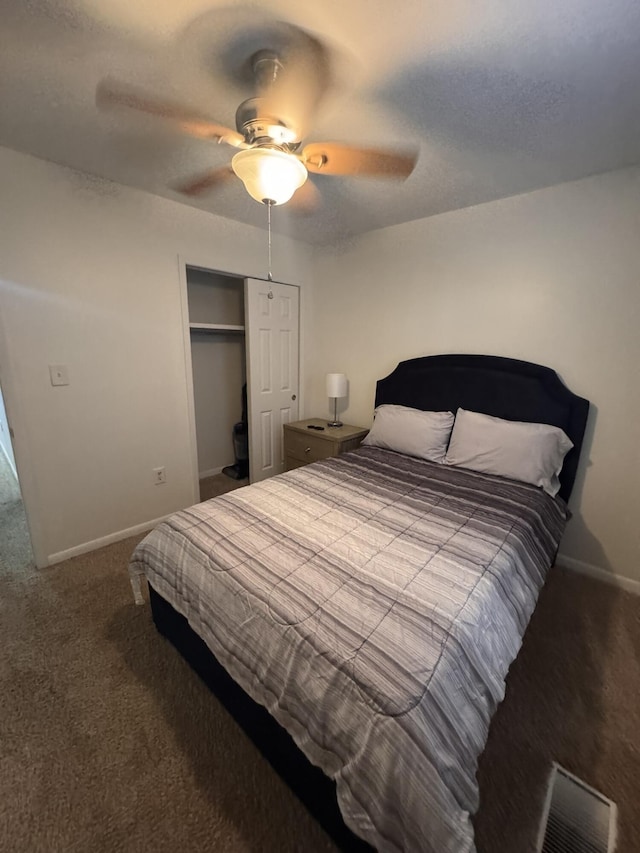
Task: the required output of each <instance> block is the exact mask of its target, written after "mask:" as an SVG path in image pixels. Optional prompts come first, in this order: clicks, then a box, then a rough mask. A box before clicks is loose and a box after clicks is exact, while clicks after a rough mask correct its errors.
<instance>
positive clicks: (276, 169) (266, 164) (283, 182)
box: [231, 148, 307, 204]
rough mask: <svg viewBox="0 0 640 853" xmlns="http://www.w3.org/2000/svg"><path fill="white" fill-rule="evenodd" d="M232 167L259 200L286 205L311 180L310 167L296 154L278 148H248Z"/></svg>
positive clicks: (252, 195) (246, 187)
mask: <svg viewBox="0 0 640 853" xmlns="http://www.w3.org/2000/svg"><path fill="white" fill-rule="evenodd" d="M231 168H232V169H233V171H234V172H235V173H236V175H237V176H238V177H239V178H240V180H241V181H242V182H243V183H244V185H245V189H246V190H247V192H248V193H249V195H250V196H251V197H252V198H255V200H256V201H259V202H262V203H263V204H264V203H266V202H272V203H273V204H284V203H285V202H286V201H289V199H290V198H291V196H292V195H293V194H294V192H295V191H296V190H297V189H298V187H301V186H302V185H303V184H304V182H305V181H306V180H307V170H306V169H305V167H304V166H303V164H302V163H301V162H300V160H298V158H297V157H295V156H294V155H293V154H285V152H284V151H278V150H277V149H275V148H245V149H244V150H243V151H239V152H238V153H237V154H236V155H235V156H234V157H233V159H232V160H231Z"/></svg>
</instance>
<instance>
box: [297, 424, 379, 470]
mask: <svg viewBox="0 0 640 853" xmlns="http://www.w3.org/2000/svg"><path fill="white" fill-rule="evenodd" d="M309 424H313V425H314V426H323V427H324V430H316V429H308V425H309ZM368 432H369V430H368V429H362V427H357V426H349V424H343V425H342V426H341V427H329V426H327V422H326V421H323V420H321V419H320V418H308V419H307V420H306V421H295V423H292V424H285V425H284V467H285V471H291V470H293V469H294V468H299V467H300V466H301V465H308V464H309V462H317V461H318V460H319V459H328V458H329V457H330V456H338V455H339V454H340V453H346V452H347V450H355V449H356V447H359V446H360V442H361V441H362V439H363V438H364V437H365V435H366V434H367V433H368Z"/></svg>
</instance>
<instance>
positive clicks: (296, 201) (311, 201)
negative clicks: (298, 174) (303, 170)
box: [285, 180, 320, 214]
mask: <svg viewBox="0 0 640 853" xmlns="http://www.w3.org/2000/svg"><path fill="white" fill-rule="evenodd" d="M285 207H288V208H291V210H295V212H296V213H302V214H305V213H313V212H314V211H315V210H317V209H318V208H319V207H320V193H319V192H318V188H317V187H316V186H315V184H312V183H311V181H309V180H307V181H305V182H304V184H303V185H302V186H301V187H300V188H299V189H297V190H296V191H295V193H294V194H293V196H292V197H291V199H290V200H289V201H288V202H287V204H286V205H285Z"/></svg>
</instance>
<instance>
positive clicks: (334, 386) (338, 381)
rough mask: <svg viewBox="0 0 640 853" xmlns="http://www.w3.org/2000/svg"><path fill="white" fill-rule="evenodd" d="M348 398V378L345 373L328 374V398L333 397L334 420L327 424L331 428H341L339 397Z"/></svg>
mask: <svg viewBox="0 0 640 853" xmlns="http://www.w3.org/2000/svg"><path fill="white" fill-rule="evenodd" d="M346 396H347V377H346V376H345V375H344V373H327V397H333V420H332V421H329V422H328V423H327V426H330V427H341V426H342V421H339V420H338V397H346Z"/></svg>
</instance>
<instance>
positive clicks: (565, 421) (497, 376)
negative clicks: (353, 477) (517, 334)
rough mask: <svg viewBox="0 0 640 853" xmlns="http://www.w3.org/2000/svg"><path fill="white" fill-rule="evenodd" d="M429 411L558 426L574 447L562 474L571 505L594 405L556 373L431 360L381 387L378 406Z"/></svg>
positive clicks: (483, 360)
mask: <svg viewBox="0 0 640 853" xmlns="http://www.w3.org/2000/svg"><path fill="white" fill-rule="evenodd" d="M383 403H395V404H396V405H400V406H411V407H412V408H414V409H422V410H424V411H435V412H437V411H450V412H453V413H454V414H455V412H456V410H457V409H458V408H459V407H460V408H463V409H469V410H470V411H473V412H482V413H483V414H485V415H494V416H495V417H498V418H506V419H507V420H510V421H530V422H533V423H545V424H551V425H553V426H558V427H561V429H563V430H564V431H565V432H566V434H567V435H568V436H569V438H570V439H571V441H572V442H573V445H574V447H573V449H572V450H570V451H569V453H568V454H567V456H566V458H565V461H564V465H563V467H562V473H561V474H560V483H561V486H560V496H561V497H562V498H564V499H565V500H568V499H569V496H570V495H571V490H572V489H573V483H574V481H575V478H576V471H577V468H578V460H579V459H580V450H581V448H582V439H583V437H584V430H585V426H586V423H587V415H588V413H589V401H588V400H584V399H583V398H582V397H578V396H577V395H576V394H573V393H572V392H571V391H569V389H568V388H567V387H566V385H565V384H564V383H563V382H562V380H561V379H560V377H559V376H558V374H557V373H556V372H555V371H554V370H551V368H550V367H542V365H540V364H532V363H531V362H528V361H520V360H518V359H515V358H502V357H500V356H494V355H431V356H425V357H423V358H413V359H411V360H410V361H401V362H400V364H399V365H398V366H397V367H396V369H395V370H394V371H393V373H390V374H389V376H386V377H385V378H384V379H380V380H379V382H378V383H377V385H376V406H380V405H382V404H383Z"/></svg>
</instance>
